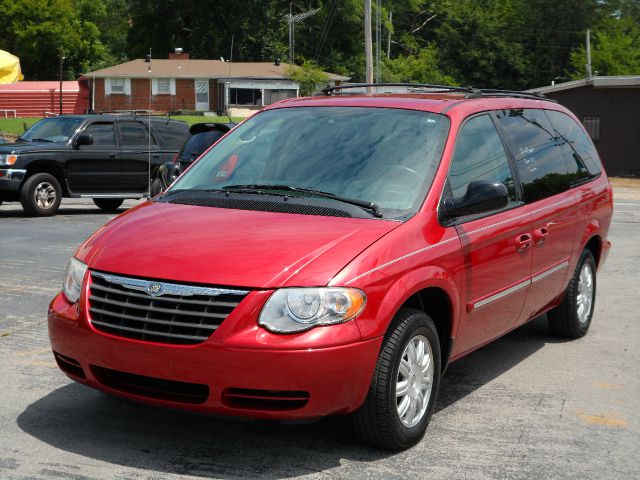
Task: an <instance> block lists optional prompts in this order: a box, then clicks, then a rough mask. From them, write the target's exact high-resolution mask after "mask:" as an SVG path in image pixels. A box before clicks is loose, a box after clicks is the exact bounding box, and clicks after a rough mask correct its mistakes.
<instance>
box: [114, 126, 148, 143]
mask: <svg viewBox="0 0 640 480" xmlns="http://www.w3.org/2000/svg"><path fill="white" fill-rule="evenodd" d="M118 127H119V128H120V141H121V142H122V145H127V146H136V145H137V146H147V145H149V134H148V132H147V127H146V126H145V125H143V124H142V123H138V122H119V123H118Z"/></svg>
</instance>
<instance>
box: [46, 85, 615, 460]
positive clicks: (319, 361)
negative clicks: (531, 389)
mask: <svg viewBox="0 0 640 480" xmlns="http://www.w3.org/2000/svg"><path fill="white" fill-rule="evenodd" d="M380 88H382V89H383V90H384V87H379V86H377V87H376V89H380ZM349 92H350V89H349V88H347V87H338V88H333V89H327V90H326V92H325V93H326V95H324V96H316V97H311V98H296V99H288V100H285V101H282V102H279V103H276V104H274V105H271V106H269V107H267V108H265V109H264V110H263V111H262V112H260V113H258V114H256V115H254V116H253V117H251V118H250V119H248V120H246V121H245V122H244V123H242V124H240V125H239V126H238V127H236V128H235V129H234V130H232V131H231V132H229V133H227V134H226V135H225V136H224V137H223V138H222V139H221V140H219V141H218V142H217V143H216V144H215V145H214V146H213V147H212V148H211V149H210V150H208V151H207V152H206V153H205V154H204V155H202V156H201V157H200V158H199V159H198V160H197V161H196V162H195V163H194V164H193V165H191V167H189V169H188V170H187V171H186V172H185V173H184V174H183V175H181V176H180V177H179V178H178V179H177V180H176V181H175V182H174V183H173V184H172V185H171V187H170V188H169V189H167V191H165V192H164V193H162V194H161V195H159V196H156V197H155V198H153V199H151V200H149V201H146V202H144V203H142V204H141V205H139V206H137V207H135V208H133V209H131V210H129V211H127V212H125V213H123V214H122V215H120V216H118V217H117V218H115V219H114V220H112V221H111V222H109V223H108V224H106V225H105V226H103V227H102V228H100V229H99V230H98V231H97V232H96V233H94V234H93V235H92V236H91V237H90V238H89V239H87V240H86V241H85V242H84V243H83V244H82V245H81V246H80V247H79V248H78V250H77V251H76V252H75V254H74V256H73V257H72V258H71V259H70V261H69V264H68V267H67V270H66V274H65V278H64V285H63V290H62V292H61V293H60V294H58V295H57V296H56V297H55V298H54V299H53V301H52V302H51V305H50V307H49V316H48V319H49V334H50V338H51V345H52V349H53V352H54V356H55V359H56V361H57V364H58V365H59V367H60V369H62V371H63V372H64V373H65V374H67V375H68V376H69V377H70V378H72V379H73V380H75V381H77V382H80V383H83V384H85V385H87V386H89V387H93V388H97V389H99V390H102V391H104V392H107V393H109V394H113V395H116V396H120V397H124V398H127V399H130V400H134V401H138V402H144V403H148V404H152V405H159V406H165V407H172V408H180V409H185V410H191V411H198V412H210V413H215V414H221V415H229V416H244V417H252V418H261V419H276V420H310V419H317V418H320V417H323V416H327V415H349V416H350V418H351V419H352V421H353V425H354V427H355V430H356V432H357V433H358V434H359V436H360V437H361V438H362V439H364V440H365V441H367V442H369V443H371V444H374V445H376V446H379V447H382V448H386V449H391V450H398V449H403V448H407V447H409V446H411V445H413V444H415V443H416V442H418V441H419V440H420V438H421V437H422V436H423V434H424V432H425V429H426V427H427V424H428V422H429V419H430V416H431V414H432V412H433V407H434V403H435V401H436V397H437V394H438V387H439V384H440V378H441V376H442V375H443V374H444V372H445V370H446V367H447V365H448V364H449V363H450V362H452V361H455V360H457V359H459V358H461V357H463V356H465V355H467V354H468V353H470V352H472V351H473V350H475V349H477V348H479V347H481V346H483V345H485V344H486V343H488V342H491V341H492V340H494V339H496V338H498V337H500V336H502V335H504V334H505V333H507V332H509V331H511V330H513V329H515V328H517V327H519V326H520V325H522V324H524V323H525V322H527V321H529V320H531V319H533V318H536V317H538V316H540V315H542V314H545V313H546V314H547V316H548V320H549V325H550V329H551V331H552V332H553V333H555V334H558V335H562V336H564V337H569V338H578V337H582V336H583V335H585V334H586V333H587V330H588V329H589V326H590V324H591V322H592V318H593V313H594V302H595V294H596V275H597V271H598V269H599V268H600V267H601V266H602V264H603V262H604V261H605V258H606V256H607V252H608V251H609V247H610V243H609V241H608V240H607V231H608V229H609V224H610V221H611V215H612V201H613V200H612V190H611V185H610V183H609V181H608V180H607V176H606V174H605V172H604V170H603V168H602V164H601V162H600V159H599V157H598V154H597V153H596V150H595V148H594V146H593V143H592V142H591V140H590V139H589V137H588V135H587V133H586V131H585V129H584V128H583V127H582V125H581V124H580V123H579V122H578V121H577V119H576V118H575V116H574V115H573V114H572V113H571V112H569V111H568V110H567V109H566V108H564V107H562V106H560V105H558V104H557V103H553V102H551V101H547V100H544V99H543V98H541V97H537V96H535V95H531V94H524V93H519V92H505V91H495V90H474V89H466V88H458V87H433V86H424V85H422V86H420V85H417V86H410V87H408V88H407V89H406V92H395V93H384V92H380V91H373V92H370V93H364V94H349Z"/></svg>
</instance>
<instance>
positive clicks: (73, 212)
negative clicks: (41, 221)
mask: <svg viewBox="0 0 640 480" xmlns="http://www.w3.org/2000/svg"><path fill="white" fill-rule="evenodd" d="M128 208H130V207H128V206H123V207H120V208H118V209H117V210H114V211H109V212H105V211H103V210H100V209H99V208H98V207H93V208H92V207H89V208H77V207H73V206H69V207H60V209H59V210H58V212H57V213H56V214H55V215H54V216H53V217H56V216H57V217H60V216H81V215H110V216H113V215H119V214H121V213H122V212H124V211H125V210H127V209H128ZM53 217H42V218H53ZM0 218H32V219H38V218H40V217H33V216H30V215H27V214H26V213H25V212H24V211H23V210H22V209H19V208H12V209H10V210H9V209H3V208H2V207H0Z"/></svg>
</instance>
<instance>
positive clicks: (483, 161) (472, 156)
mask: <svg viewBox="0 0 640 480" xmlns="http://www.w3.org/2000/svg"><path fill="white" fill-rule="evenodd" d="M474 180H497V181H499V182H502V183H504V184H505V185H506V187H507V189H508V190H509V201H511V202H515V201H516V189H515V182H514V180H513V173H512V172H511V166H510V165H509V160H508V158H507V153H506V152H505V149H504V146H503V145H502V140H500V136H499V135H498V132H497V130H496V127H495V125H494V124H493V120H491V117H490V116H489V115H479V116H477V117H473V118H471V119H470V120H469V121H467V122H466V123H465V124H464V125H463V127H462V130H461V131H460V133H459V134H458V140H457V143H456V150H455V153H454V156H453V160H452V161H451V168H450V169H449V186H450V187H451V193H452V195H453V196H454V197H463V196H464V195H465V193H466V192H467V187H468V186H469V183H471V182H473V181H474Z"/></svg>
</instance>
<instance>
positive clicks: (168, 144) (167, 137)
mask: <svg viewBox="0 0 640 480" xmlns="http://www.w3.org/2000/svg"><path fill="white" fill-rule="evenodd" d="M151 128H152V129H153V133H154V134H155V137H156V138H157V139H158V142H159V143H160V146H161V147H162V148H167V149H170V150H180V147H182V144H183V143H184V142H185V140H186V139H187V138H189V135H190V134H189V127H188V126H187V124H186V123H184V122H176V121H167V120H151Z"/></svg>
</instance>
